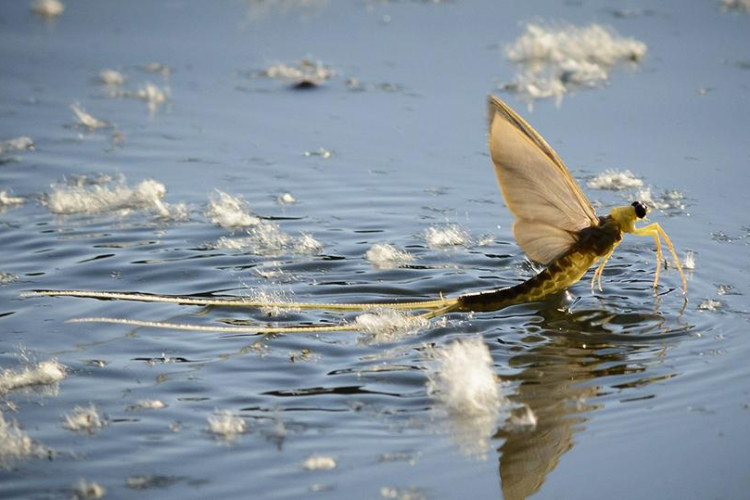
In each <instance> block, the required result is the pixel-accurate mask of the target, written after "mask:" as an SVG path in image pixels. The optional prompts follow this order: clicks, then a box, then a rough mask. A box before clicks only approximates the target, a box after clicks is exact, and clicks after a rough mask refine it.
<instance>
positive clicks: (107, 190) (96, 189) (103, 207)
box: [45, 176, 187, 220]
mask: <svg viewBox="0 0 750 500" xmlns="http://www.w3.org/2000/svg"><path fill="white" fill-rule="evenodd" d="M166 193H167V188H166V187H165V186H164V184H162V183H161V182H158V181H155V180H153V179H146V180H143V181H141V182H140V183H138V184H137V185H136V186H135V187H129V186H128V185H127V184H126V183H125V179H124V178H122V177H121V178H119V179H112V178H110V177H107V176H103V177H101V178H99V179H96V178H89V177H86V176H81V177H78V178H76V179H73V180H72V181H69V182H68V183H64V184H62V183H60V184H54V185H53V186H52V191H51V192H50V193H49V194H48V195H47V198H46V201H45V203H46V205H47V207H48V209H49V211H50V212H52V213H53V214H58V215H72V214H97V213H105V212H114V211H119V212H123V213H124V214H127V213H129V212H130V211H133V210H143V211H150V212H154V213H156V214H157V215H159V216H161V217H169V218H173V219H178V220H181V219H183V218H185V217H186V211H187V207H186V206H185V205H183V204H177V205H175V206H174V207H170V206H169V205H168V204H167V203H165V202H164V201H163V198H164V196H165V195H166Z"/></svg>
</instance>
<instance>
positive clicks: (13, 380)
mask: <svg viewBox="0 0 750 500" xmlns="http://www.w3.org/2000/svg"><path fill="white" fill-rule="evenodd" d="M66 375H67V369H66V367H65V366H63V365H61V364H60V363H58V362H57V360H54V359H52V360H49V361H42V362H41V363H38V364H36V365H32V366H27V367H24V368H22V369H19V370H10V369H8V370H3V372H2V373H0V395H2V394H6V393H8V392H10V391H14V390H16V389H21V388H24V387H34V386H40V385H54V384H57V383H59V382H61V381H62V380H64V379H65V377H66Z"/></svg>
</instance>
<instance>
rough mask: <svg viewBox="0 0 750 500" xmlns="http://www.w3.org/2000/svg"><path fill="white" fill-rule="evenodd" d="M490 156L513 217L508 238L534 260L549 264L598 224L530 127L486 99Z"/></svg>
mask: <svg viewBox="0 0 750 500" xmlns="http://www.w3.org/2000/svg"><path fill="white" fill-rule="evenodd" d="M489 119H490V140H489V142H490V155H491V156H492V161H493V162H494V164H495V173H496V174H497V179H498V181H499V182H500V190H501V191H502V193H503V198H505V203H506V204H507V205H508V208H509V209H510V211H511V213H512V214H513V215H514V216H515V217H516V222H515V223H514V227H513V234H514V236H515V237H516V240H517V241H518V244H519V245H520V246H521V249H522V250H523V251H524V252H525V253H526V254H527V255H528V256H529V257H530V258H531V259H533V260H535V261H537V262H539V263H542V264H549V263H550V262H552V261H553V260H555V259H556V258H557V257H559V256H560V255H562V254H564V253H565V252H566V251H568V250H569V249H570V248H571V246H572V245H573V244H574V243H575V242H576V241H577V235H578V232H579V231H581V230H582V229H585V228H587V227H589V226H595V225H597V224H599V218H598V217H597V216H596V212H595V211H594V208H593V207H592V206H591V203H589V201H588V200H587V199H586V196H585V195H584V194H583V192H582V191H581V188H580V187H579V186H578V184H576V182H575V180H573V178H572V177H571V176H570V173H569V172H568V169H567V168H565V165H564V164H563V162H562V160H561V159H560V157H559V156H557V154H556V153H555V152H554V151H553V150H552V148H551V147H549V145H548V144H547V143H546V142H545V141H544V139H542V137H541V136H540V135H539V134H538V133H537V132H536V130H534V129H533V128H532V127H531V125H529V124H528V123H526V121H525V120H524V119H523V118H521V117H520V116H518V115H517V114H516V113H515V112H514V111H513V110H512V109H510V108H509V107H508V105H507V104H505V103H504V102H503V101H501V100H500V99H498V98H497V97H494V96H490V98H489Z"/></svg>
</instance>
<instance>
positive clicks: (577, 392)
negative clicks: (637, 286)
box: [495, 309, 664, 500]
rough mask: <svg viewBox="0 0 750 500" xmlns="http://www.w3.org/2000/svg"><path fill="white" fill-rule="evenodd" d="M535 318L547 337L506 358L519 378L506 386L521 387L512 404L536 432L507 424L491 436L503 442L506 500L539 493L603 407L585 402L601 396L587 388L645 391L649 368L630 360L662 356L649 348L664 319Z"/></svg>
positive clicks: (600, 314)
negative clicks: (611, 382)
mask: <svg viewBox="0 0 750 500" xmlns="http://www.w3.org/2000/svg"><path fill="white" fill-rule="evenodd" d="M539 314H540V315H541V317H542V320H541V322H539V323H537V324H536V325H535V326H536V327H541V331H542V333H544V334H545V337H541V336H540V337H538V338H536V337H535V340H533V342H538V345H535V346H532V347H531V348H526V349H524V351H523V352H522V353H521V354H519V355H518V356H515V357H513V358H511V360H510V366H511V367H512V368H518V369H521V371H520V372H519V373H518V374H516V375H515V376H513V377H510V378H509V380H512V381H518V382H520V385H519V387H518V392H517V394H516V395H514V396H511V397H510V399H512V400H513V401H514V402H515V403H517V404H520V405H525V406H527V407H528V408H530V409H531V410H532V411H533V413H534V414H535V415H536V417H537V423H536V426H535V427H534V426H529V427H527V428H526V429H514V426H513V425H512V418H511V419H509V422H511V423H510V424H508V425H505V426H504V427H503V428H501V429H500V430H499V431H498V432H497V433H496V435H495V437H496V438H503V439H505V442H504V443H503V445H502V446H501V447H500V448H499V450H498V451H499V453H500V481H501V488H502V492H503V497H504V498H505V500H517V499H518V500H520V499H525V498H527V497H529V496H531V495H533V494H534V493H536V492H537V491H539V489H540V488H541V486H542V484H544V481H545V478H546V477H547V475H548V474H549V473H550V472H552V471H553V470H554V469H555V467H557V464H558V463H559V461H560V459H561V458H562V456H563V455H564V454H565V453H566V452H567V451H569V450H570V449H572V448H573V446H574V445H575V440H574V436H575V434H576V433H577V432H579V431H581V430H583V429H585V424H586V422H587V421H588V420H589V419H590V418H591V416H592V412H593V411H595V410H597V409H599V408H600V407H601V406H600V405H597V404H595V403H590V402H589V400H591V398H593V397H594V396H597V395H598V394H600V393H601V392H602V390H601V388H602V386H601V385H597V384H595V383H591V382H587V381H592V380H596V379H599V378H601V377H604V376H613V375H614V376H618V375H625V377H623V378H628V379H629V378H630V376H631V375H632V376H633V377H638V378H640V380H641V381H644V380H645V381H646V382H645V383H648V381H649V380H651V378H649V377H643V375H642V374H640V375H639V373H641V372H644V371H645V370H647V366H648V364H646V363H641V362H639V363H633V362H631V358H633V356H634V354H635V353H641V354H640V355H639V357H638V358H639V360H640V361H642V360H643V356H644V351H646V354H645V356H647V357H649V358H651V357H653V358H656V357H657V356H659V355H660V352H661V351H662V350H663V345H662V344H661V343H660V342H653V340H652V339H654V338H659V337H655V336H654V334H658V333H659V332H661V331H663V322H664V319H663V318H662V317H661V316H658V315H642V314H613V313H611V312H604V311H581V312H578V313H564V312H561V311H559V310H557V309H553V310H546V311H540V312H539ZM537 318H538V317H537ZM661 338H662V339H664V336H662V337H661ZM550 339H551V340H550ZM649 350H651V351H653V354H652V353H649V352H648V351H649ZM658 378H663V377H658Z"/></svg>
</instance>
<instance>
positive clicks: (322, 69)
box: [260, 59, 335, 84]
mask: <svg viewBox="0 0 750 500" xmlns="http://www.w3.org/2000/svg"><path fill="white" fill-rule="evenodd" d="M260 75H261V76H265V77H268V78H274V79H276V80H287V81H309V82H312V83H315V84H320V83H323V82H324V81H326V80H328V79H329V78H331V77H333V76H334V75H335V72H334V70H333V68H331V67H330V66H326V65H325V64H323V63H322V62H320V61H311V60H309V59H302V60H301V61H299V62H298V63H294V64H282V63H279V64H274V65H272V66H269V67H268V68H266V69H265V70H263V71H262V72H261V73H260Z"/></svg>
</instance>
